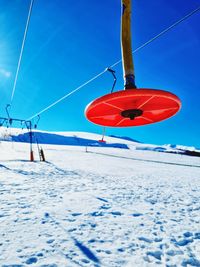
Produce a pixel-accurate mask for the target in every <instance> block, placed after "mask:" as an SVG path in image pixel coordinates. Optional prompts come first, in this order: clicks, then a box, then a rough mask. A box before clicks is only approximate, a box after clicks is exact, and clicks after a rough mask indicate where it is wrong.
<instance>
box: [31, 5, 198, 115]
mask: <svg viewBox="0 0 200 267" xmlns="http://www.w3.org/2000/svg"><path fill="white" fill-rule="evenodd" d="M199 10H200V6H199V7H198V8H196V9H194V10H193V11H192V12H190V13H188V14H187V15H186V16H184V17H183V18H181V19H179V20H178V21H176V22H175V23H173V24H172V25H171V26H169V27H168V28H166V29H165V30H163V31H161V32H160V33H159V34H157V35H156V36H154V37H153V38H151V39H150V40H148V41H147V42H145V43H144V44H142V45H141V46H139V47H138V48H136V49H135V50H134V51H133V52H132V54H135V53H136V52H138V51H140V50H141V49H143V48H144V47H146V46H147V45H149V44H150V43H152V42H153V41H155V40H156V39H158V38H159V37H161V36H162V35H164V34H165V33H167V32H169V31H170V30H171V29H173V28H174V27H176V26H177V25H179V24H180V23H182V22H183V21H184V20H186V19H188V18H189V17H191V16H192V15H194V14H195V13H197V12H198V11H199ZM121 61H122V59H120V60H118V61H117V62H115V63H114V64H113V65H111V66H110V67H109V68H113V67H115V66H116V65H118V64H119V63H120V62H121ZM106 71H107V68H106V69H105V70H104V71H102V72H100V73H99V74H97V75H96V76H94V77H93V78H91V79H90V80H88V81H87V82H85V83H83V84H82V85H80V86H78V87H77V88H76V89H74V90H73V91H71V92H70V93H67V94H66V95H64V96H63V97H61V98H60V99H58V100H57V101H55V102H53V103H52V104H51V105H49V106H47V107H46V108H44V109H42V110H41V111H40V112H38V113H36V114H35V115H33V116H31V117H30V118H29V119H28V120H32V119H33V118H35V117H37V116H38V115H41V114H42V113H44V112H45V111H47V110H49V109H50V108H52V107H53V106H55V105H57V104H58V103H60V102H61V101H63V100H64V99H66V98H67V97H69V96H70V95H72V94H74V93H75V92H77V91H79V90H80V89H81V88H83V87H84V86H86V85H87V84H89V83H91V82H92V81H94V80H96V79H97V78H98V77H100V76H101V75H103V74H104V73H105V72H106Z"/></svg>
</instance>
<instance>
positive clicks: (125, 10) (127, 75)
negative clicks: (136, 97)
mask: <svg viewBox="0 0 200 267" xmlns="http://www.w3.org/2000/svg"><path fill="white" fill-rule="evenodd" d="M121 3H122V16H121V50H122V65H123V71H124V89H134V88H136V85H135V73H134V64H133V57H132V45H131V0H122V2H121Z"/></svg>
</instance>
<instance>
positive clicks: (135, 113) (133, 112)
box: [121, 109, 143, 120]
mask: <svg viewBox="0 0 200 267" xmlns="http://www.w3.org/2000/svg"><path fill="white" fill-rule="evenodd" d="M142 114H143V111H142V110H141V109H127V110H123V111H122V112H121V115H122V117H124V118H129V119H130V120H134V119H135V118H136V117H139V116H141V115H142Z"/></svg>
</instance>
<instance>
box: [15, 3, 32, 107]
mask: <svg viewBox="0 0 200 267" xmlns="http://www.w3.org/2000/svg"><path fill="white" fill-rule="evenodd" d="M33 2H34V0H31V2H30V7H29V12H28V17H27V21H26V27H25V31H24V36H23V40H22V46H21V51H20V55H19V60H18V64H17V70H16V74H15V80H14V84H13V89H12V94H11V99H10V105H11V104H12V101H13V98H14V94H15V90H16V84H17V79H18V75H19V70H20V66H21V60H22V55H23V51H24V45H25V41H26V36H27V32H28V28H29V23H30V18H31V13H32V9H33Z"/></svg>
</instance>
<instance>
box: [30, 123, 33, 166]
mask: <svg viewBox="0 0 200 267" xmlns="http://www.w3.org/2000/svg"><path fill="white" fill-rule="evenodd" d="M29 126H30V128H29V135H30V161H34V155H33V133H32V123H31V121H30V122H29Z"/></svg>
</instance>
